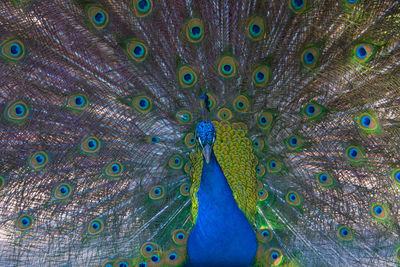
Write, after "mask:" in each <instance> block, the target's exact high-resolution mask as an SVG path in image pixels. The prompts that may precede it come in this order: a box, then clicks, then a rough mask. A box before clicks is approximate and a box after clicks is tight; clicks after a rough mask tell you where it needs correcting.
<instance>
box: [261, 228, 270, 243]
mask: <svg viewBox="0 0 400 267" xmlns="http://www.w3.org/2000/svg"><path fill="white" fill-rule="evenodd" d="M273 237H274V233H273V232H272V231H271V229H266V228H262V229H260V230H258V232H257V240H258V241H260V242H261V243H267V242H270V241H271V240H272V238H273Z"/></svg>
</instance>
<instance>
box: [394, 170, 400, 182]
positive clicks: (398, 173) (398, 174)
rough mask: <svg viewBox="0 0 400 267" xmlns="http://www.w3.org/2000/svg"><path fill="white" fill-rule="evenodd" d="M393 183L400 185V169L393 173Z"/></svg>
mask: <svg viewBox="0 0 400 267" xmlns="http://www.w3.org/2000/svg"><path fill="white" fill-rule="evenodd" d="M392 177H393V181H394V182H395V183H396V184H397V185H400V169H396V170H394V171H393V172H392Z"/></svg>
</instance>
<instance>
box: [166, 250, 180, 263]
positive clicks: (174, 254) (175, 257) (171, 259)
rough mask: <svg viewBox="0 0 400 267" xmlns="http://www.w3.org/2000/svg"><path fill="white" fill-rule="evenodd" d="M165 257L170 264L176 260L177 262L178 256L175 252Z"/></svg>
mask: <svg viewBox="0 0 400 267" xmlns="http://www.w3.org/2000/svg"><path fill="white" fill-rule="evenodd" d="M167 257H168V261H171V262H175V261H176V260H178V255H177V254H176V253H175V252H172V253H169V254H168V255H167Z"/></svg>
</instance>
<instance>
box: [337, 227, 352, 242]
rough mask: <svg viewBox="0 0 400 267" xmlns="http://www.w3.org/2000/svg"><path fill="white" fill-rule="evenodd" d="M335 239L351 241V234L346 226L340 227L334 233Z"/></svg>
mask: <svg viewBox="0 0 400 267" xmlns="http://www.w3.org/2000/svg"><path fill="white" fill-rule="evenodd" d="M336 235H337V237H339V238H340V239H341V240H344V241H350V240H352V239H353V233H352V231H351V229H350V228H349V227H347V226H341V227H339V229H338V230H337V232H336Z"/></svg>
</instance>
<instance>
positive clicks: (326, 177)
mask: <svg viewBox="0 0 400 267" xmlns="http://www.w3.org/2000/svg"><path fill="white" fill-rule="evenodd" d="M316 178H317V183H318V184H319V185H320V186H321V187H322V188H330V187H332V186H333V185H334V179H333V178H332V176H331V175H330V174H329V173H327V172H320V173H318V174H317V175H316Z"/></svg>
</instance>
